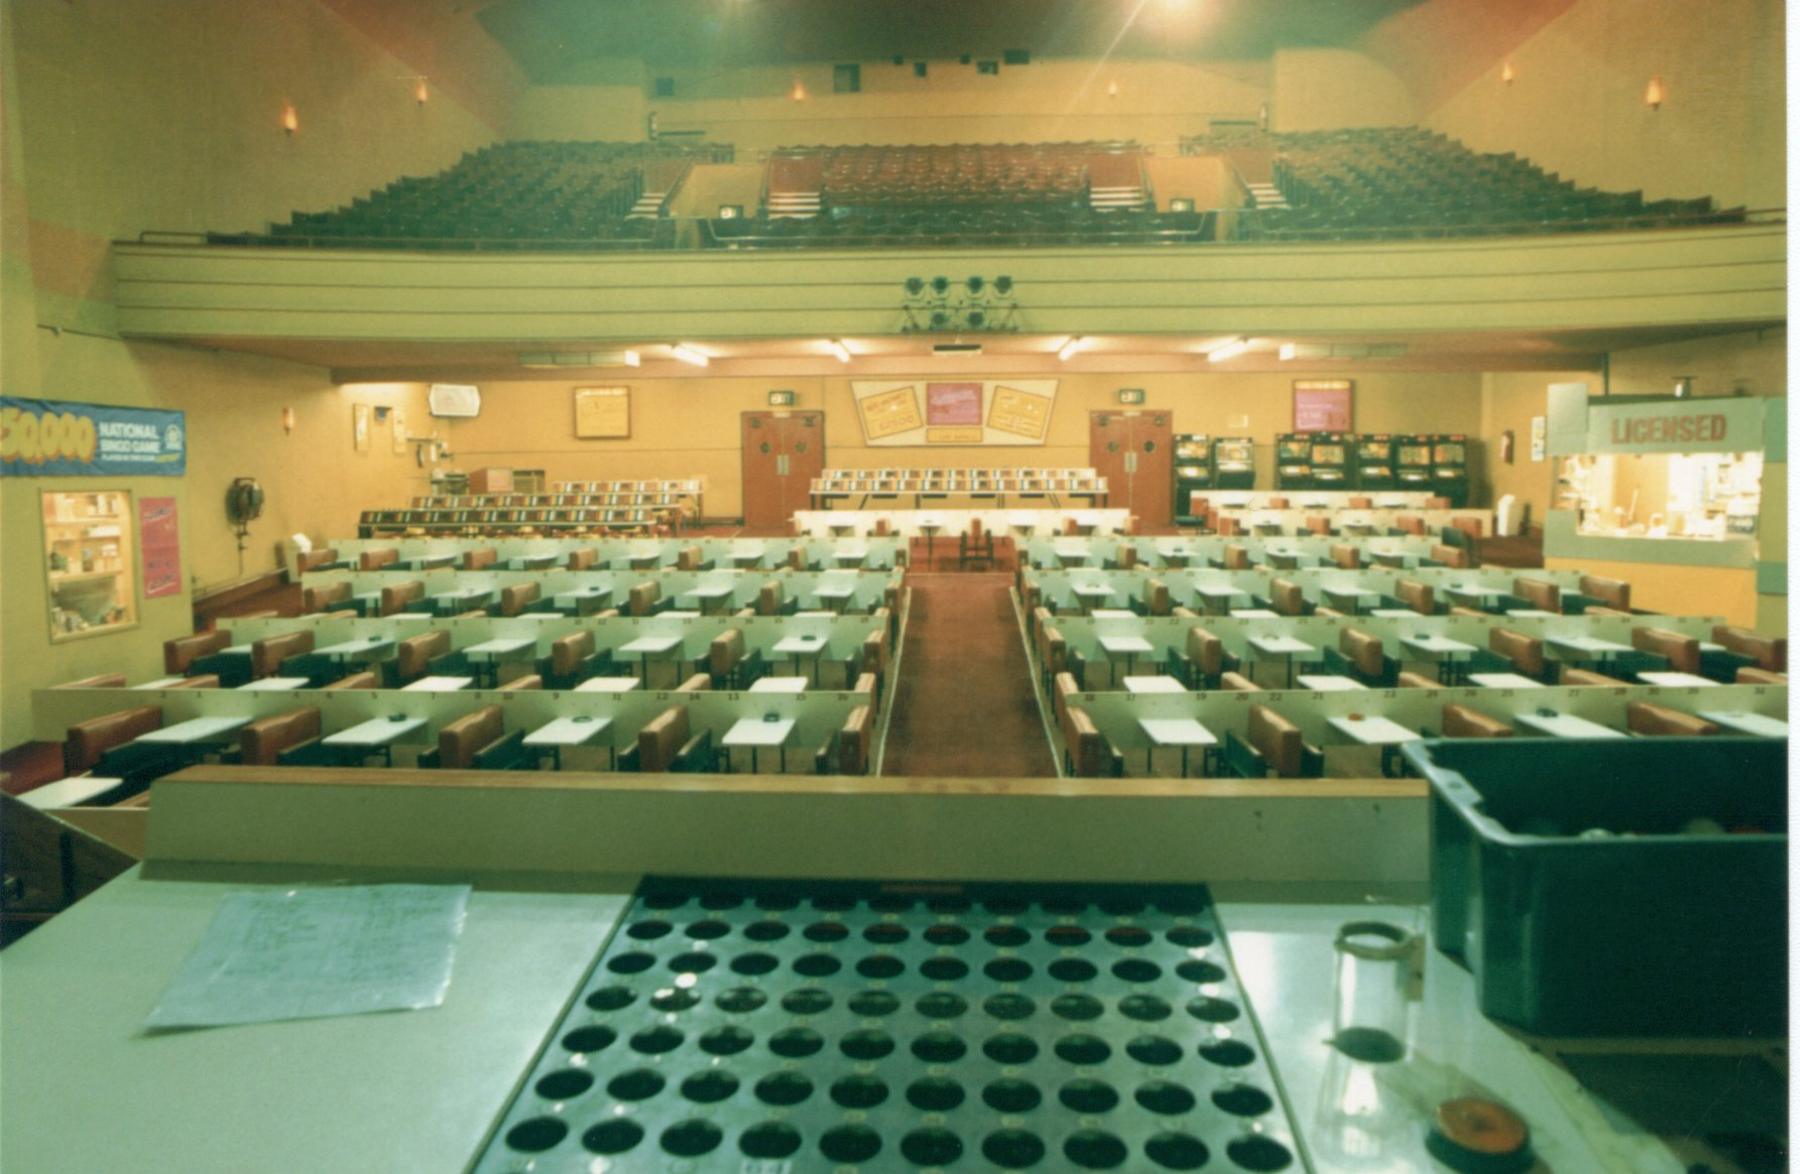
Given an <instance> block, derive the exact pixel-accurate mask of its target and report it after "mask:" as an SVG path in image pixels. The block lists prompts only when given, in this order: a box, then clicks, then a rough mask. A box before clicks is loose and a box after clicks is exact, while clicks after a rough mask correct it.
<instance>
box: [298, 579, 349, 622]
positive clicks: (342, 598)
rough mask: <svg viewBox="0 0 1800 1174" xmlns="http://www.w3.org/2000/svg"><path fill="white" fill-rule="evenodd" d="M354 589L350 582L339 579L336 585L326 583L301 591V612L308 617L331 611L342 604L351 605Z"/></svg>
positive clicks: (303, 588)
mask: <svg viewBox="0 0 1800 1174" xmlns="http://www.w3.org/2000/svg"><path fill="white" fill-rule="evenodd" d="M351 593H352V588H351V586H350V580H348V579H339V580H338V581H337V582H335V583H324V584H321V585H319V586H317V587H302V588H301V589H300V610H301V611H302V612H303V613H306V614H308V615H310V614H312V613H313V612H319V611H331V610H332V609H333V608H334V607H335V606H336V605H338V604H340V603H349V602H350V596H351Z"/></svg>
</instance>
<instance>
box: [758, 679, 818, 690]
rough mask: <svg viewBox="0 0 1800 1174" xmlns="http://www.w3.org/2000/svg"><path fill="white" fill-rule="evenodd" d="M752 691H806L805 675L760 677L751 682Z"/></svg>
mask: <svg viewBox="0 0 1800 1174" xmlns="http://www.w3.org/2000/svg"><path fill="white" fill-rule="evenodd" d="M750 692H752V693H804V692H806V678H805V677H758V678H757V679H756V680H755V681H753V682H751V684H750Z"/></svg>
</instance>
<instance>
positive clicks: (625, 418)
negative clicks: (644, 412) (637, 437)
mask: <svg viewBox="0 0 1800 1174" xmlns="http://www.w3.org/2000/svg"><path fill="white" fill-rule="evenodd" d="M575 435H576V437H577V438H578V439H581V440H625V439H627V438H629V437H630V436H631V389H630V388H629V387H577V388H576V389H575Z"/></svg>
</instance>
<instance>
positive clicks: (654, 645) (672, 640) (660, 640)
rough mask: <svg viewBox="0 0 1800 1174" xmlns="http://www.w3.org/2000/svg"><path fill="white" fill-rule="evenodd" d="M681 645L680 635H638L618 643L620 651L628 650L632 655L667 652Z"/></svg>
mask: <svg viewBox="0 0 1800 1174" xmlns="http://www.w3.org/2000/svg"><path fill="white" fill-rule="evenodd" d="M679 647H681V637H680V636H639V637H638V638H637V639H636V640H633V641H631V642H629V643H627V644H621V645H619V651H620V652H629V653H631V654H632V655H634V656H644V655H649V654H651V653H656V652H667V651H669V650H670V649H672V648H679Z"/></svg>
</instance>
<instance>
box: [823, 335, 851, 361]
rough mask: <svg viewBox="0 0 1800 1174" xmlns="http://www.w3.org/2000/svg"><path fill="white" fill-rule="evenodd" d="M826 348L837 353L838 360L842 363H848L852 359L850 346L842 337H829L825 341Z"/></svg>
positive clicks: (834, 353)
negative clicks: (845, 343) (844, 342)
mask: <svg viewBox="0 0 1800 1174" xmlns="http://www.w3.org/2000/svg"><path fill="white" fill-rule="evenodd" d="M825 349H826V350H829V351H830V352H831V353H832V354H833V355H836V356H837V361H838V362H840V363H848V362H849V361H850V348H849V347H847V346H845V345H844V344H843V341H842V340H841V339H836V338H833V339H828V340H827V341H826V343H825Z"/></svg>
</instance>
